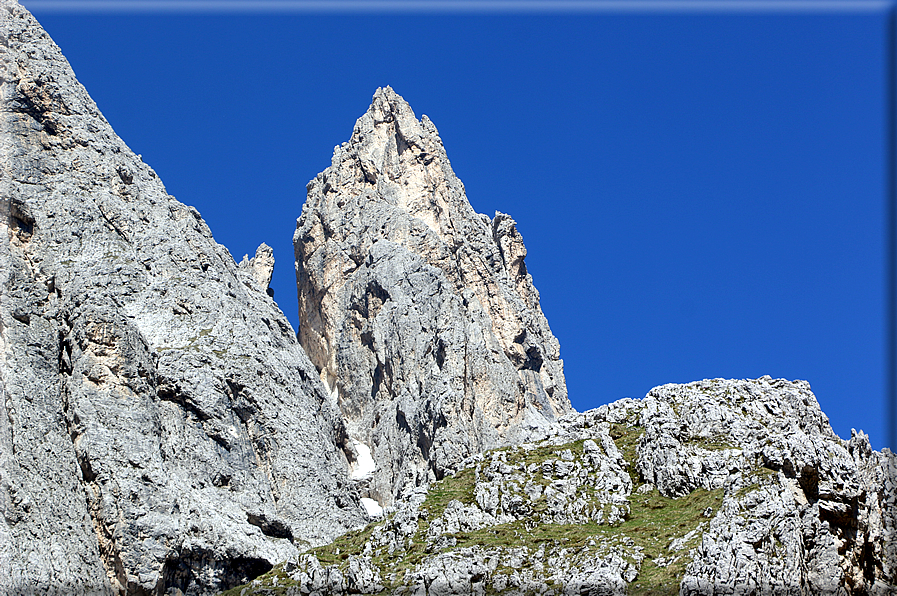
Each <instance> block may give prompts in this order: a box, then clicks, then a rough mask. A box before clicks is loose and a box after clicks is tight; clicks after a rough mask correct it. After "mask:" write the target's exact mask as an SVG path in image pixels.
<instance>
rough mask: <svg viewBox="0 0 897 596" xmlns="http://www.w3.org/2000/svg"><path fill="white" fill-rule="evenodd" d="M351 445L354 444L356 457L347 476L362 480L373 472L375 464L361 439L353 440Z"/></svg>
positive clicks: (369, 450) (368, 449) (369, 449)
mask: <svg viewBox="0 0 897 596" xmlns="http://www.w3.org/2000/svg"><path fill="white" fill-rule="evenodd" d="M352 445H354V446H355V453H357V454H358V459H357V460H356V461H355V463H354V464H353V465H352V473H351V474H350V475H349V477H350V478H351V479H352V480H363V479H364V478H367V477H369V476H370V475H371V474H373V473H374V470H376V469H377V464H375V463H374V458H373V457H371V448H370V447H368V446H367V445H365V444H364V443H362V442H361V441H355V440H353V441H352ZM378 507H379V505H378Z"/></svg>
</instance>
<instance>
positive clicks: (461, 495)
mask: <svg viewBox="0 0 897 596" xmlns="http://www.w3.org/2000/svg"><path fill="white" fill-rule="evenodd" d="M476 485H477V480H476V471H475V470H474V469H473V468H467V469H465V470H461V471H460V472H458V473H457V474H455V475H454V476H447V477H445V478H443V479H442V480H440V481H439V482H436V483H435V484H433V485H431V486H430V490H429V491H428V492H427V499H426V500H425V501H424V504H423V505H421V508H422V509H426V510H427V514H428V517H429V518H430V519H436V518H437V517H439V516H440V515H442V514H443V513H445V508H446V507H448V504H449V503H450V502H452V501H454V500H458V501H461V502H462V503H466V504H470V503H473V502H474V489H475V488H476Z"/></svg>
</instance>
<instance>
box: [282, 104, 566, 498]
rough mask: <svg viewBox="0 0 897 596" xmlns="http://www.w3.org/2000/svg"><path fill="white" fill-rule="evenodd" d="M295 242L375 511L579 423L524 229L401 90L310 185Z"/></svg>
mask: <svg viewBox="0 0 897 596" xmlns="http://www.w3.org/2000/svg"><path fill="white" fill-rule="evenodd" d="M293 241H294V245H295V251H296V273H297V281H298V289H299V310H300V313H299V315H300V320H301V321H302V324H301V326H300V329H299V338H300V341H301V343H302V345H303V347H304V348H305V351H306V353H307V354H308V355H309V358H310V359H311V361H312V362H313V363H314V364H315V366H316V368H317V369H318V370H319V371H320V375H321V379H322V380H323V381H324V383H325V384H326V385H327V387H328V389H329V391H330V392H331V398H332V400H333V403H334V404H336V405H337V406H338V407H339V408H340V410H341V411H342V412H343V415H344V417H345V420H346V426H347V428H348V431H349V435H350V437H351V438H352V441H353V444H354V443H360V444H361V445H363V446H364V447H365V448H366V449H369V450H370V452H371V455H372V457H373V460H374V463H375V464H376V469H375V470H374V471H372V472H371V473H370V474H369V475H368V478H367V480H366V483H364V484H363V485H362V490H363V491H364V492H365V496H366V497H371V498H373V499H375V500H377V501H378V502H379V503H380V505H384V506H385V505H390V504H392V503H393V502H394V499H395V497H396V496H398V495H399V494H400V493H401V491H402V490H403V489H404V488H405V487H407V486H417V485H421V484H423V483H426V482H428V481H431V480H435V479H437V478H441V477H442V475H443V474H444V473H445V472H446V471H447V470H450V469H453V467H454V466H456V465H457V464H458V463H459V462H460V461H461V460H463V459H464V458H466V457H468V456H470V455H472V454H474V453H478V452H480V451H482V450H483V449H488V448H492V447H497V446H499V445H503V444H510V443H513V442H517V441H520V440H524V439H525V438H526V437H527V436H528V433H530V432H532V431H533V430H534V429H540V428H544V427H547V426H550V425H551V424H552V423H553V422H554V421H555V420H556V419H557V418H558V417H560V416H562V415H564V414H567V413H569V412H571V411H572V408H571V406H570V402H569V400H568V399H567V390H566V385H565V382H564V375H563V366H562V362H561V360H560V348H559V345H558V342H557V340H556V339H555V337H554V336H553V335H552V333H551V330H550V329H549V327H548V322H547V321H546V319H545V316H544V315H543V314H542V310H541V308H540V306H539V294H538V292H537V291H536V289H535V288H534V287H533V284H532V278H531V277H530V275H529V273H527V270H526V264H525V262H524V257H525V256H526V248H525V247H524V245H523V239H522V237H521V236H520V233H519V232H518V231H517V228H516V224H515V222H514V220H513V219H511V218H510V217H509V216H507V215H504V214H502V213H496V215H495V217H494V218H492V219H490V218H489V217H487V216H485V215H482V214H478V213H476V212H475V211H474V210H473V208H472V207H471V206H470V203H469V202H468V201H467V197H466V195H465V192H464V186H463V185H462V184H461V181H460V180H458V178H457V177H456V176H455V174H454V172H453V171H452V169H451V165H450V164H449V161H448V158H447V157H446V153H445V149H444V148H443V145H442V141H441V139H440V138H439V134H438V132H437V130H436V127H435V126H434V125H433V123H432V122H431V121H430V120H429V119H428V118H427V117H426V116H423V117H422V118H421V119H420V120H418V119H417V118H416V117H415V115H414V112H412V110H411V108H410V106H409V105H408V104H407V103H406V102H405V100H404V99H402V98H401V97H400V96H399V95H398V94H396V93H395V92H394V91H393V90H392V89H391V88H389V87H386V88H382V89H378V90H377V92H376V93H375V94H374V98H373V103H372V104H371V107H370V109H368V111H367V112H366V113H365V114H364V115H363V116H362V117H361V118H359V119H358V121H357V122H356V123H355V128H354V130H353V132H352V137H351V139H350V140H349V141H348V142H346V143H343V144H342V146H340V147H337V148H336V149H335V150H334V154H333V159H332V165H331V166H330V167H329V168H327V169H326V170H325V171H324V172H322V173H321V174H319V175H318V176H317V177H316V178H315V179H314V180H312V181H311V182H310V183H309V184H308V198H307V201H306V203H305V205H304V207H303V209H302V216H301V217H300V218H299V221H298V223H297V229H296V233H295V236H294V239H293ZM347 455H348V458H349V459H350V461H355V460H356V459H357V456H356V454H355V453H354V451H353V450H352V449H349V450H348V453H347Z"/></svg>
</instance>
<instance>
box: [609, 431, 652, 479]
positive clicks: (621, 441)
mask: <svg viewBox="0 0 897 596" xmlns="http://www.w3.org/2000/svg"><path fill="white" fill-rule="evenodd" d="M643 434H645V431H644V430H643V429H642V428H641V427H638V426H629V425H628V424H616V423H614V424H611V425H610V438H611V439H613V440H614V444H615V445H616V446H617V449H618V450H619V451H620V453H622V454H623V459H625V460H626V471H627V472H629V478H631V479H632V486H633V488H634V487H636V486H638V485H639V483H640V482H641V478H640V477H639V474H638V470H637V469H636V466H635V463H636V461H638V443H639V440H640V439H641V438H642V435H643Z"/></svg>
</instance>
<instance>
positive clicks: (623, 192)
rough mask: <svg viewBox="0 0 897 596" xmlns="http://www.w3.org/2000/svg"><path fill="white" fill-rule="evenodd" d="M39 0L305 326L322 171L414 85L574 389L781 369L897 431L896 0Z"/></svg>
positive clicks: (576, 398)
mask: <svg viewBox="0 0 897 596" xmlns="http://www.w3.org/2000/svg"><path fill="white" fill-rule="evenodd" d="M24 4H25V5H26V6H31V7H32V8H33V10H34V13H35V15H36V16H37V17H38V19H39V20H40V21H41V22H42V24H43V25H44V27H45V28H46V29H47V31H48V32H49V33H50V35H51V36H52V37H53V38H54V39H55V40H56V42H57V43H58V44H59V45H60V46H61V47H62V49H63V52H64V53H65V54H66V56H67V57H68V59H69V60H70V62H71V63H72V66H73V67H74V70H75V73H76V74H77V75H78V77H79V79H80V80H81V82H82V83H83V84H84V85H85V86H86V87H87V89H88V90H89V92H90V93H91V95H92V96H93V98H94V99H95V100H96V102H97V104H98V105H99V107H100V109H101V110H102V111H103V112H104V114H105V115H106V117H107V118H108V119H109V121H110V122H111V123H112V125H113V127H114V128H115V129H116V131H117V132H118V134H119V135H120V136H121V137H122V138H123V139H124V140H125V141H126V142H127V143H128V144H129V145H130V146H131V148H132V149H133V150H134V151H135V152H137V153H141V154H142V155H143V159H144V161H146V162H147V163H149V164H150V165H151V166H152V167H153V168H155V170H156V171H157V172H158V174H159V175H160V177H161V178H162V180H163V181H164V182H165V184H166V186H167V188H168V191H169V193H171V194H173V195H175V196H176V197H177V198H178V199H179V200H181V201H182V202H184V203H187V204H190V205H194V206H196V207H197V208H198V209H199V211H200V212H201V213H202V215H203V216H204V218H205V219H206V221H207V222H208V223H209V225H210V227H211V228H212V231H213V232H214V234H215V237H216V239H217V240H218V241H219V242H220V243H222V244H224V245H225V246H227V247H228V248H229V249H230V251H231V253H232V254H233V255H234V257H235V258H236V259H237V260H240V258H241V257H242V256H243V254H244V253H250V254H252V253H253V252H254V250H255V248H256V246H258V244H260V243H261V242H267V243H268V244H270V245H271V246H273V247H274V251H275V258H276V259H277V265H276V268H275V274H274V282H273V284H272V285H273V287H274V289H275V299H276V300H277V302H278V303H279V305H280V306H281V308H282V309H283V311H284V312H285V313H286V315H287V316H288V317H289V318H290V320H291V321H292V322H293V324H294V326H295V325H296V324H297V323H298V321H297V315H296V310H297V308H296V295H295V294H296V292H295V276H294V272H293V256H292V243H291V238H292V233H293V230H294V229H295V221H296V218H297V217H298V215H299V213H300V212H301V209H302V204H303V202H304V199H305V185H306V183H307V182H308V180H310V179H311V178H313V177H314V176H315V175H316V174H317V173H318V172H319V171H321V170H323V169H324V168H325V167H327V166H328V165H329V163H330V157H331V153H332V150H333V147H334V145H337V144H339V143H341V142H343V141H346V140H348V138H349V136H350V135H351V132H352V126H353V124H354V122H355V119H356V118H358V117H359V116H360V115H361V114H362V113H364V111H365V110H366V109H367V106H368V105H369V103H370V99H371V95H372V94H373V92H374V90H375V89H376V88H377V87H378V86H383V85H392V87H393V88H394V89H395V90H396V91H397V92H398V93H399V94H401V95H402V96H404V97H405V99H406V100H408V101H409V102H410V104H411V106H412V107H413V108H414V110H415V112H416V114H417V115H418V116H420V115H421V114H427V115H428V116H429V117H430V118H431V119H432V120H433V121H434V123H435V124H436V126H437V127H438V128H439V131H440V134H441V136H442V139H443V141H444V143H445V147H446V149H447V151H448V155H449V159H450V160H451V162H452V165H453V167H454V169H455V172H456V174H457V175H458V176H459V178H461V180H462V181H463V182H464V184H465V186H466V188H467V193H468V198H469V199H470V201H471V203H472V204H473V206H474V207H475V208H476V209H477V210H478V211H480V212H483V213H487V214H489V215H490V216H491V215H492V214H493V213H494V211H496V210H500V211H504V212H506V213H510V214H511V215H512V216H513V217H514V218H515V219H516V220H517V221H518V227H519V229H520V231H521V233H522V234H523V236H524V240H525V241H526V245H527V248H528V250H529V255H528V257H527V264H528V268H529V270H530V272H531V273H532V275H533V278H534V281H535V284H536V287H537V288H538V289H539V291H540V293H541V295H542V308H543V310H544V311H545V314H546V316H547V317H548V320H549V323H550V324H551V327H552V329H553V331H554V333H555V334H556V335H557V337H558V339H559V340H560V342H561V350H562V357H563V358H564V361H565V372H566V376H567V384H568V388H569V392H570V397H571V400H572V402H573V404H574V406H575V407H576V408H577V409H580V410H583V409H587V408H591V407H596V406H598V405H600V404H602V403H606V402H609V401H612V400H615V399H617V398H620V397H625V396H634V397H640V396H643V395H644V394H645V393H646V392H647V391H648V390H649V389H650V388H651V387H653V386H655V385H659V384H663V383H671V382H675V383H679V382H689V381H693V380H698V379H703V378H714V377H726V378H753V377H758V376H761V375H764V374H769V375H772V376H773V377H784V378H788V379H807V380H809V381H810V383H811V385H812V387H813V389H814V392H815V393H816V395H817V397H818V399H819V401H820V403H821V405H822V407H823V409H824V411H825V412H826V413H827V414H828V415H829V417H830V419H831V421H832V425H833V427H834V429H835V431H836V432H837V433H839V434H840V435H841V436H844V437H849V435H850V429H851V427H854V428H857V429H860V428H862V429H863V430H865V431H866V432H868V433H869V434H870V436H871V440H872V444H873V446H874V447H875V448H879V449H880V448H881V447H883V446H886V432H885V431H886V429H885V426H886V425H885V417H884V391H885V390H884V385H885V378H886V377H885V372H884V368H885V356H884V350H885V339H886V336H885V312H886V310H885V283H884V278H885V270H886V269H885V267H886V265H885V258H884V257H885V244H884V241H885V237H886V229H885V218H884V213H885V182H886V172H885V163H886V158H885V149H886V147H885V144H886V139H887V137H886V135H885V134H884V130H885V109H886V107H885V98H886V94H885V84H886V79H885V77H884V74H885V62H884V57H885V10H884V8H880V9H872V10H859V11H845V10H841V8H843V5H844V3H840V4H839V3H833V4H832V3H830V4H828V5H825V4H824V3H823V4H820V6H822V7H823V9H822V10H818V11H813V10H796V11H793V12H788V11H769V10H765V11H764V10H756V11H750V10H748V11H725V10H723V11H719V10H711V11H707V10H697V9H690V10H672V11H671V10H665V11H661V12H658V11H656V10H648V9H645V10H629V11H627V10H621V11H603V10H599V11H595V12H588V11H578V12H577V11H569V12H563V13H561V12H555V13H551V12H546V11H545V10H541V11H532V12H529V13H527V12H525V11H523V12H522V11H516V12H515V11H513V10H511V11H504V12H501V13H493V14H490V13H489V12H488V11H476V12H470V11H468V12H464V11H457V10H456V11H443V12H439V11H433V12H426V11H424V12H415V11H402V10H390V11H385V10H383V11H379V12H378V11H377V10H371V11H366V12H364V13H361V12H357V11H356V12H352V11H348V12H346V13H334V12H333V11H330V12H328V11H327V10H323V9H322V10H321V11H319V12H318V13H314V12H309V11H298V12H293V13H290V12H288V11H281V12H273V13H270V12H269V13H257V14H253V13H252V11H245V10H241V11H235V12H234V13H227V14H222V13H213V12H211V11H208V12H206V13H203V12H201V11H200V12H194V13H190V12H177V11H168V12H157V13H154V12H153V11H151V10H150V11H146V12H142V13H139V14H137V13H131V12H128V11H105V12H104V11H94V12H80V13H79V12H78V11H76V10H74V9H70V10H69V11H68V12H60V11H58V10H53V7H52V6H51V5H44V8H43V9H42V8H41V7H40V6H39V5H38V4H37V3H35V2H31V3H29V2H27V1H25V2H24ZM817 4H819V3H817ZM682 5H683V3H679V6H682ZM633 6H635V5H633ZM758 6H760V5H758ZM826 6H827V8H826ZM857 6H860V5H857ZM863 6H866V7H868V5H863ZM880 6H883V5H880ZM832 7H835V9H833V8H832ZM838 7H841V8H838ZM705 8H706V7H705ZM873 8H874V7H873Z"/></svg>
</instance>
